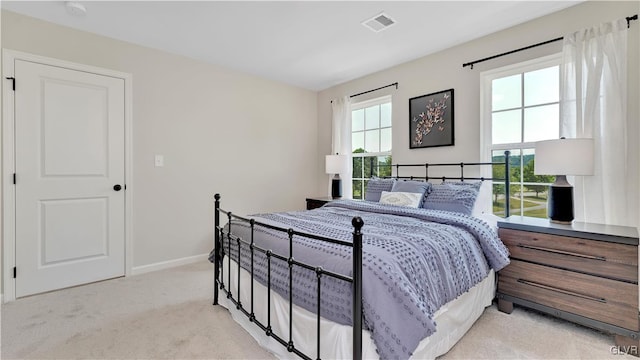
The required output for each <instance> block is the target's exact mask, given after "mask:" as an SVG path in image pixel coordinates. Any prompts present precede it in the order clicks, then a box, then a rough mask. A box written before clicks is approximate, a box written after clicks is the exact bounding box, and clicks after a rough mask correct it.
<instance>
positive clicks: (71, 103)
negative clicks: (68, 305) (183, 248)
mask: <svg viewBox="0 0 640 360" xmlns="http://www.w3.org/2000/svg"><path fill="white" fill-rule="evenodd" d="M14 66H15V67H14V69H15V79H16V89H15V172H16V185H15V195H16V202H15V204H16V213H15V216H16V225H15V229H16V230H15V238H16V282H15V284H16V287H15V289H16V290H15V291H16V292H15V293H16V297H20V296H26V295H30V294H35V293H40V292H45V291H49V290H55V289H60V288H64V287H68V286H74V285H79V284H84V283H89V282H93V281H98V280H104V279H109V278H113V277H118V276H123V275H124V272H125V261H124V259H125V211H124V209H125V191H124V185H125V184H124V179H125V174H124V168H125V167H124V166H125V164H124V156H125V155H124V154H125V153H124V130H125V121H124V118H125V110H124V80H123V79H120V78H115V77H110V76H104V75H96V74H94V73H90V72H84V71H77V70H70V69H66V68H62V67H56V66H51V65H44V64H40V63H36V62H30V61H24V60H18V59H16V60H15V63H14ZM118 186H120V187H121V189H120V190H119V191H116V190H117V189H118Z"/></svg>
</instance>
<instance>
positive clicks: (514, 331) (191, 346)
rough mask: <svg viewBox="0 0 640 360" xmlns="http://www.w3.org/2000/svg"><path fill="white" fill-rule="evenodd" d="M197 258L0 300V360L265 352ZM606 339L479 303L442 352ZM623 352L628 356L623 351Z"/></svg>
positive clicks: (453, 354) (569, 346)
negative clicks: (467, 325) (473, 317)
mask: <svg viewBox="0 0 640 360" xmlns="http://www.w3.org/2000/svg"><path fill="white" fill-rule="evenodd" d="M211 269H212V268H211V264H209V263H207V262H202V263H197V264H192V265H186V266H182V267H178V268H174V269H169V270H163V271H158V272H154V273H148V274H144V275H138V276H132V277H128V278H120V279H115V280H109V281H104V282H99V283H94V284H89V285H85V286H80V287H75V288H70V289H65V290H60V291H56V292H51V293H47V294H42V295H37V296H32V297H27V298H23V299H19V300H17V301H15V302H12V303H9V304H4V305H2V312H1V317H0V321H1V322H2V334H1V340H2V342H1V345H0V357H1V358H2V359H86V358H90V359H267V358H273V356H272V355H271V354H270V353H268V352H266V351H265V350H263V349H262V348H260V347H259V346H258V345H257V343H256V342H255V341H254V340H253V338H251V336H249V335H248V334H247V333H246V332H245V331H244V330H243V329H242V328H240V327H239V326H238V325H237V324H236V323H235V322H234V321H233V320H232V319H231V317H230V315H229V312H228V311H227V310H226V309H224V308H221V307H219V306H212V305H211V298H212V289H213V285H212V279H213V276H212V271H211ZM612 345H613V340H612V337H611V336H609V335H606V334H602V333H600V332H597V331H593V330H590V329H587V328H584V327H581V326H576V325H573V324H571V323H568V322H564V321H561V320H556V319H554V318H551V317H547V316H543V315H540V314H537V313H535V312H529V311H526V310H523V309H520V308H516V310H515V311H514V312H513V314H511V315H506V314H503V313H500V312H498V311H497V309H496V308H495V306H493V307H490V308H488V309H487V310H486V311H485V313H484V314H483V315H482V317H481V318H480V319H479V320H478V322H476V324H475V325H474V326H473V328H472V329H471V330H470V331H469V333H468V334H467V335H465V337H464V338H463V339H462V340H461V341H460V342H459V343H458V344H457V345H456V346H455V347H454V348H453V349H452V350H451V351H450V352H449V353H447V354H446V355H444V356H443V357H442V358H443V359H516V358H519V359H558V358H565V359H567V358H570V359H578V358H584V359H605V358H612V359H614V358H615V359H623V358H624V357H623V356H620V355H615V354H613V353H612V352H611V346H612ZM628 358H629V359H631V357H628Z"/></svg>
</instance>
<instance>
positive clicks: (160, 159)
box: [155, 155, 164, 167]
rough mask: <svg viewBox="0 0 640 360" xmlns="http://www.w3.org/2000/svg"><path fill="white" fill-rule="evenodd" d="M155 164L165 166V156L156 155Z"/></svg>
mask: <svg viewBox="0 0 640 360" xmlns="http://www.w3.org/2000/svg"><path fill="white" fill-rule="evenodd" d="M155 165H156V167H163V166H164V156H162V155H156V157H155Z"/></svg>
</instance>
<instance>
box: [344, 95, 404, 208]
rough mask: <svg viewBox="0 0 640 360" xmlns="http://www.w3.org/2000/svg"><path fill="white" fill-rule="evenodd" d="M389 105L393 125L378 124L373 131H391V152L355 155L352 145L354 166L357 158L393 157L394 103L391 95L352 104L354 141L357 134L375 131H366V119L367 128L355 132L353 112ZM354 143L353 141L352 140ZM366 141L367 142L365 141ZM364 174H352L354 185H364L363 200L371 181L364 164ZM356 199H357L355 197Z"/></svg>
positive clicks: (350, 109) (351, 127)
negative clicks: (356, 182) (368, 181)
mask: <svg viewBox="0 0 640 360" xmlns="http://www.w3.org/2000/svg"><path fill="white" fill-rule="evenodd" d="M387 103H388V104H389V105H390V106H391V125H390V126H384V127H381V126H380V123H379V124H378V127H376V128H373V129H378V130H382V129H391V150H390V151H377V152H363V153H354V152H353V144H352V148H351V153H350V155H351V162H352V164H353V161H354V159H355V158H365V157H373V156H375V157H381V156H391V157H393V101H392V97H391V95H385V96H381V97H377V98H375V99H370V100H365V101H360V102H356V103H352V104H351V106H350V108H349V111H350V114H351V123H350V131H349V133H350V134H351V137H352V139H353V134H354V133H356V132H363V133H364V132H365V131H367V130H373V129H366V119H365V126H364V128H363V129H362V130H357V131H353V112H354V111H357V110H360V109H366V108H368V107H372V106H376V105H382V104H387ZM365 139H366V136H365ZM352 141H353V140H352ZM365 141H366V140H365ZM361 168H362V173H361V174H360V175H361V176H358V177H356V176H355V174H354V173H353V169H352V172H351V176H352V177H351V182H352V183H353V182H354V181H361V183H362V197H361V199H364V192H365V188H366V183H367V180H369V179H370V178H367V177H365V175H366V174H364V168H365V166H364V164H363V165H362V167H361ZM354 189H355V187H353V188H352V189H351V195H352V196H353V191H354ZM354 199H355V197H354Z"/></svg>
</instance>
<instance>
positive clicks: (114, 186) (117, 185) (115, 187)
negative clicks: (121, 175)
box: [113, 184, 122, 191]
mask: <svg viewBox="0 0 640 360" xmlns="http://www.w3.org/2000/svg"><path fill="white" fill-rule="evenodd" d="M121 189H122V186H120V184H115V185H113V190H115V191H120V190H121Z"/></svg>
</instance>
